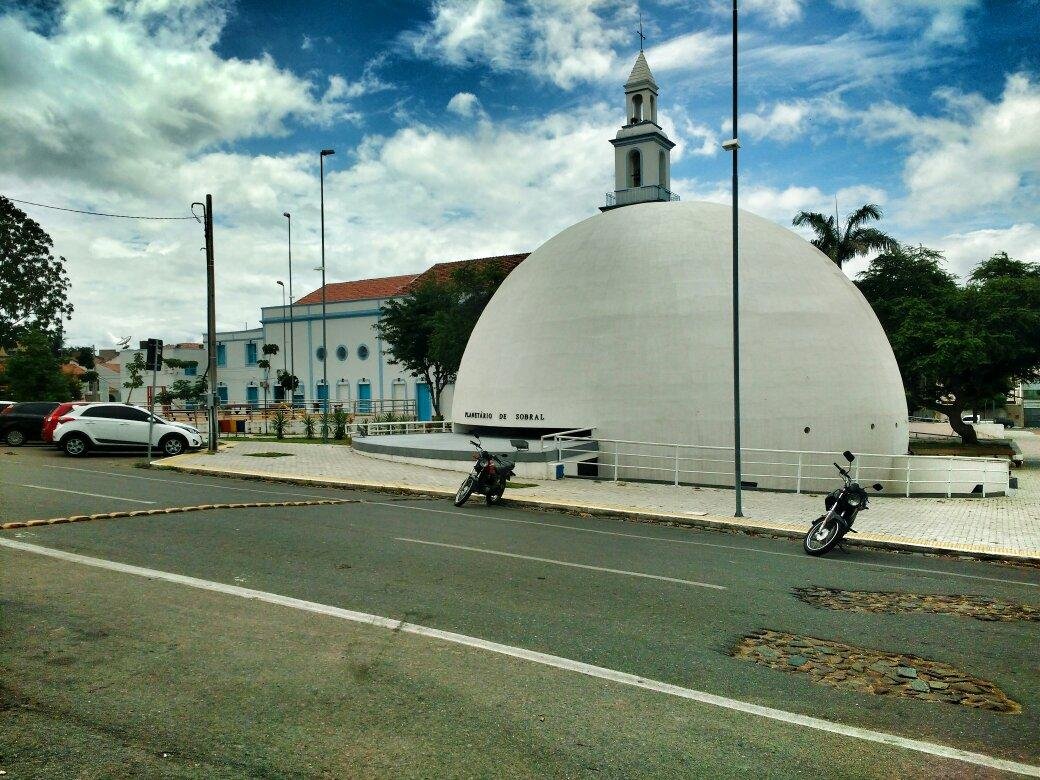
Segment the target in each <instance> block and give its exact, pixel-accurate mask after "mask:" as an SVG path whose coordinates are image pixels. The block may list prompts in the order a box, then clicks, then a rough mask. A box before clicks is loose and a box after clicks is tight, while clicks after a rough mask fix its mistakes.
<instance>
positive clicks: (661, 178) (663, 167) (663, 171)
mask: <svg viewBox="0 0 1040 780" xmlns="http://www.w3.org/2000/svg"><path fill="white" fill-rule="evenodd" d="M657 180H658V182H660V184H661V186H662V187H664V188H665V189H668V158H667V157H666V156H665V154H664V152H658V153H657Z"/></svg>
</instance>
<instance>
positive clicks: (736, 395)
mask: <svg viewBox="0 0 1040 780" xmlns="http://www.w3.org/2000/svg"><path fill="white" fill-rule="evenodd" d="M722 148H723V149H725V150H726V151H728V152H731V153H732V154H733V489H734V491H735V494H736V495H735V499H736V509H735V511H734V513H733V516H734V517H743V516H744V512H743V507H742V506H741V494H740V489H741V481H742V475H741V463H740V274H739V264H738V258H739V252H738V244H737V238H738V231H737V221H738V218H737V157H738V150H739V149H740V141H739V136H738V134H737V0H733V137H732V138H731V139H730V140H728V141H726V142H725V143H724V144H723V145H722Z"/></svg>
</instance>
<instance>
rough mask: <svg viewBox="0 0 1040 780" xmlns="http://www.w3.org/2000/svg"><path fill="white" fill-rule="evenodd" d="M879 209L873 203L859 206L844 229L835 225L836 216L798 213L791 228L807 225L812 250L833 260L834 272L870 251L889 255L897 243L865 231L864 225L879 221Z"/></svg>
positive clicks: (848, 219) (887, 237) (848, 218)
mask: <svg viewBox="0 0 1040 780" xmlns="http://www.w3.org/2000/svg"><path fill="white" fill-rule="evenodd" d="M882 216H883V212H882V211H881V207H880V206H877V205H875V204H873V203H867V204H865V205H863V206H860V207H859V208H858V209H856V210H855V211H854V212H852V213H851V214H849V216H848V217H847V218H846V220H845V226H844V228H843V227H842V226H841V225H839V224H838V219H837V215H836V214H835V215H831V216H826V217H825V216H824V215H823V214H821V213H819V212H818V211H801V212H799V213H798V215H797V216H795V218H794V220H793V224H794V225H796V226H799V227H800V226H802V225H808V226H809V227H810V228H812V230H813V232H814V233H816V238H814V239H813V240H812V244H813V246H815V247H816V248H817V249H819V250H820V251H821V252H823V253H824V254H825V255H827V257H829V258H830V259H831V260H833V261H834V262H835V263H836V264H837V266H838V268H841V267H842V266H843V265H845V263H847V262H848V261H849V260H852V259H853V258H856V257H859V256H860V255H865V254H867V253H868V252H872V251H891V250H894V249H896V248H898V246H899V244H898V242H897V241H896V240H895V239H894V238H892V237H891V236H889V235H888V234H887V233H883V232H881V231H880V230H878V229H877V228H873V227H865V225H866V223H867V222H870V221H877V220H880V219H881V217H882Z"/></svg>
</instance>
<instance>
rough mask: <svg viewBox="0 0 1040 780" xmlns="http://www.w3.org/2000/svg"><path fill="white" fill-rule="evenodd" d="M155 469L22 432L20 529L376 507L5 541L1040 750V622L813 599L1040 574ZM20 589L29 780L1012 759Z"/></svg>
mask: <svg viewBox="0 0 1040 780" xmlns="http://www.w3.org/2000/svg"><path fill="white" fill-rule="evenodd" d="M133 463H134V460H133V459H132V458H112V457H94V458H87V459H83V460H76V461H73V460H71V459H67V458H64V457H62V456H60V455H58V454H57V453H56V452H54V451H51V450H45V449H42V448H35V449H33V448H22V449H19V450H2V449H0V489H2V493H0V495H2V503H0V519H2V520H4V521H7V520H22V519H29V518H42V517H57V516H64V515H69V514H89V513H92V512H104V511H113V510H124V509H141V508H156V507H161V506H184V505H193V504H204V503H216V502H229V501H235V502H239V501H243V502H244V501H279V500H290V499H294V500H295V499H305V498H311V497H314V498H323V497H335V498H341V499H348V500H350V501H352V502H353V503H348V504H342V505H337V506H321V507H304V508H292V509H285V508H277V509H274V508H272V509H239V510H222V511H208V512H197V513H185V514H175V515H160V516H151V517H140V518H125V519H118V520H107V521H95V522H89V523H78V524H70V525H57V526H48V527H35V528H30V529H19V530H15V531H7V532H3V534H2V535H0V541H2V540H3V539H12V540H16V541H20V542H25V543H31V544H34V545H40V546H43V547H47V548H50V549H54V550H61V551H67V552H73V553H79V554H81V555H87V556H92V557H95V558H100V559H104V560H106V561H115V562H119V563H125V564H132V565H135V566H140V567H147V568H149V569H154V570H157V571H159V572H168V573H174V574H180V575H188V576H191V577H196V578H200V579H202V580H206V581H210V582H215V583H223V584H226V585H236V586H240V587H245V588H251V589H255V590H258V591H264V592H266V593H273V594H280V595H283V596H291V597H295V598H298V599H305V600H308V601H311V602H317V603H319V604H323V605H329V606H332V607H342V608H346V609H350V610H359V611H362V612H365V613H370V614H373V615H379V616H386V617H390V618H395V619H401V620H405V621H408V622H410V623H416V624H421V625H423V626H428V627H432V628H436V629H441V630H445V631H451V632H457V633H459V634H464V635H466V636H467V637H475V638H479V639H482V640H488V641H492V642H498V643H503V644H505V645H509V646H511V647H515V648H524V649H526V650H530V651H537V652H543V653H550V654H553V655H556V656H562V657H564V658H567V659H574V660H577V661H581V662H584V663H588V664H595V665H597V666H601V667H605V668H607V669H611V670H617V671H620V672H627V673H631V674H634V675H639V676H640V677H645V678H650V679H653V680H659V681H663V682H666V683H671V684H674V685H679V686H684V687H687V688H691V689H695V690H697V691H704V692H708V693H712V694H716V695H719V696H724V697H729V698H731V699H734V700H737V701H740V702H749V703H753V704H757V705H762V706H767V707H774V708H778V709H780V710H784V711H788V712H792V713H798V714H803V715H811V716H815V717H819V718H824V719H826V720H828V721H832V722H835V723H840V724H845V725H849V726H858V727H862V728H867V729H873V730H876V731H880V732H885V733H888V734H894V735H900V736H903V737H908V738H912V739H917V740H925V741H930V742H935V743H939V744H943V745H949V746H953V747H957V748H961V749H964V750H970V751H974V752H978V753H982V754H986V755H990V756H996V757H1000V758H1006V759H1011V760H1016V761H1021V762H1025V763H1028V764H1037V763H1040V745H1038V740H1037V737H1036V735H1037V734H1038V733H1040V671H1038V666H1040V651H1038V649H1037V648H1038V647H1040V642H1038V639H1040V624H1038V623H1035V622H1018V623H984V622H980V621H976V620H972V619H967V618H961V617H955V616H949V615H878V614H860V613H847V612H835V611H829V610H819V609H815V608H813V607H810V606H808V605H806V604H804V603H802V602H800V601H798V600H797V599H795V598H794V597H793V596H792V593H791V590H792V588H795V587H802V586H808V585H820V586H826V587H840V588H846V589H854V590H896V591H908V592H915V593H944V594H976V595H984V596H990V597H995V598H1001V599H1005V600H1008V601H1013V602H1024V603H1029V604H1034V605H1035V604H1038V603H1040V587H1038V586H1040V577H1038V576H1037V572H1036V571H1035V570H1029V569H1021V568H1013V567H1007V566H1001V565H998V564H993V563H980V562H973V561H959V560H947V559H941V558H934V557H925V556H916V555H896V554H887V553H881V552H869V551H856V552H853V553H852V554H851V555H848V556H840V555H836V556H833V557H828V558H825V559H811V558H808V557H806V556H804V555H802V554H801V552H800V548H799V546H798V545H797V544H796V543H794V542H792V541H790V540H777V539H769V538H762V537H750V536H743V535H736V534H724V533H717V532H712V531H706V530H685V529H674V528H668V527H661V526H654V525H643V524H637V523H626V522H621V521H612V520H605V519H598V518H581V517H574V516H569V515H563V514H557V513H546V512H535V511H529V510H519V509H511V508H508V507H497V508H493V509H489V508H486V507H484V506H483V505H482V504H476V505H467V506H466V507H464V508H463V509H461V510H456V509H454V508H453V507H452V506H451V504H450V503H449V502H448V501H446V500H436V501H430V500H425V501H424V500H414V499H401V498H395V497H392V496H387V495H383V494H376V493H364V492H359V491H341V490H334V489H321V488H311V487H298V486H291V485H279V484H272V483H263V482H251V481H241V480H228V479H221V478H213V477H201V476H192V475H184V474H174V473H167V472H161V471H156V470H147V471H146V470H141V469H136V468H134V467H133ZM43 488H47V489H43ZM87 494H89V495H87ZM135 502H150V503H135ZM0 598H2V606H3V621H2V624H0V632H2V633H0V659H2V660H0V686H2V687H0V695H2V698H0V769H4V770H6V771H7V772H8V773H9V775H8V776H10V777H29V776H32V777H40V776H48V777H50V776H52V777H66V776H73V777H76V776H127V777H135V776H151V775H154V774H156V773H159V774H162V775H165V776H184V777H212V776H220V777H225V776H226V777H246V776H248V777H256V776H272V777H274V776H285V775H286V774H297V775H299V776H313V777H326V776H329V777H333V776H344V775H349V774H367V775H381V776H389V775H394V776H416V777H422V776H445V775H449V776H493V775H502V776H505V775H508V776H546V775H552V776H584V775H587V774H593V773H595V774H597V775H606V776H677V777H679V776H684V777H690V776H716V777H717V776H749V775H757V776H777V777H791V776H806V777H809V776H814V777H819V776H833V777H839V776H841V777H849V776H861V777H893V776H911V775H912V776H915V777H922V776H923V777H929V776H935V777H939V776H944V777H945V776H951V775H956V776H990V775H991V774H993V773H992V771H991V770H984V769H980V768H977V767H971V766H969V765H966V764H962V763H960V762H955V761H949V760H946V759H941V758H937V757H934V756H928V755H922V754H920V753H917V752H914V751H910V750H906V749H904V748H899V747H890V746H886V745H878V744H875V743H871V742H866V741H863V740H858V739H854V738H849V737H844V736H839V735H835V734H829V733H825V732H820V731H815V730H810V729H806V728H804V727H801V726H796V725H791V724H786V723H781V722H777V721H775V720H767V719H765V718H762V717H758V716H754V715H748V714H744V713H739V712H732V711H729V710H726V709H722V708H719V707H714V706H710V705H707V704H703V703H699V702H691V701H685V700H682V699H678V698H675V697H672V696H668V695H665V694H661V693H654V692H650V691H644V690H639V689H635V688H632V687H626V686H624V685H619V684H618V683H614V682H607V681H604V680H597V679H591V678H588V677H584V676H582V675H579V674H575V673H573V672H568V671H562V670H559V669H551V668H546V667H544V666H539V665H537V664H533V663H530V662H528V661H524V660H521V659H517V658H504V657H501V656H500V655H496V654H493V653H488V652H486V651H485V650H481V649H477V648H473V647H460V646H456V645H451V644H447V643H444V642H440V641H437V640H433V639H429V638H426V637H416V636H408V635H405V634H402V633H398V632H393V631H388V630H387V629H384V628H376V627H371V626H364V625H357V624H352V623H349V622H346V621H343V620H338V619H336V618H334V617H328V616H319V615H312V614H306V613H302V612H299V611H298V610H294V609H291V608H288V607H283V606H276V605H271V604H266V603H261V602H258V601H255V600H248V599H243V598H241V597H240V596H236V595H232V594H225V593H211V592H204V591H199V590H197V589H194V588H187V587H185V586H183V585H179V584H175V583H169V582H164V581H159V580H153V579H147V578H143V577H137V576H133V575H130V574H125V573H120V572H112V571H101V570H98V569H94V568H90V567H86V566H83V565H81V564H76V563H70V562H66V561H58V560H54V559H52V558H46V557H42V556H39V555H36V554H33V553H29V552H25V551H21V550H12V549H10V548H5V547H0ZM762 628H771V629H775V630H780V631H788V632H792V633H798V634H807V635H811V636H814V637H821V638H826V639H832V640H836V641H841V642H847V643H850V644H855V645H862V646H865V647H870V648H877V649H882V650H886V651H890V652H897V653H913V654H916V655H919V656H923V657H926V658H931V659H935V660H940V661H945V662H947V663H951V664H953V665H955V666H958V667H960V668H962V669H964V670H965V671H968V672H970V673H971V674H974V675H977V676H979V677H982V678H984V679H987V680H990V681H992V682H994V683H996V684H997V685H999V686H1000V687H1001V688H1002V689H1003V690H1004V691H1005V692H1006V693H1007V694H1008V695H1009V696H1011V698H1013V699H1014V700H1016V701H1018V702H1020V703H1021V704H1022V706H1023V712H1022V714H1020V715H1003V714H996V713H992V712H987V711H983V710H975V709H970V708H966V707H958V706H952V705H944V704H931V703H926V702H922V701H918V700H912V699H898V698H889V697H877V696H870V695H866V694H859V693H854V692H851V691H844V690H837V689H835V688H832V687H827V686H820V685H815V684H813V683H811V682H810V681H809V680H808V679H806V678H805V676H804V675H800V674H795V673H784V672H780V671H776V670H773V669H769V668H765V667H760V666H757V665H755V664H750V663H747V662H744V661H739V660H736V659H733V658H731V657H730V656H729V655H728V653H727V651H728V650H729V648H730V647H732V645H733V644H734V642H736V641H737V640H739V639H740V638H741V637H742V636H744V635H746V634H747V633H749V632H751V631H754V630H757V629H762ZM163 754H168V755H165V756H164V755H163ZM99 767H105V769H104V771H99V769H98V768H99ZM70 770H71V771H70ZM119 772H125V774H119Z"/></svg>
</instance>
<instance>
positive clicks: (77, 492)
mask: <svg viewBox="0 0 1040 780" xmlns="http://www.w3.org/2000/svg"><path fill="white" fill-rule="evenodd" d="M7 484H11V483H10V482H8V483H7ZM21 487H27V488H35V489H36V490H53V491H54V492H55V493H73V494H75V495H77V496H92V497H94V498H111V499H112V500H113V501H129V502H130V503H131V504H154V503H155V502H154V501H142V500H141V499H139V498H123V497H122V496H106V495H103V494H101V493H86V492H84V491H82V490H64V489H62V488H53V487H46V486H44V485H21Z"/></svg>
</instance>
